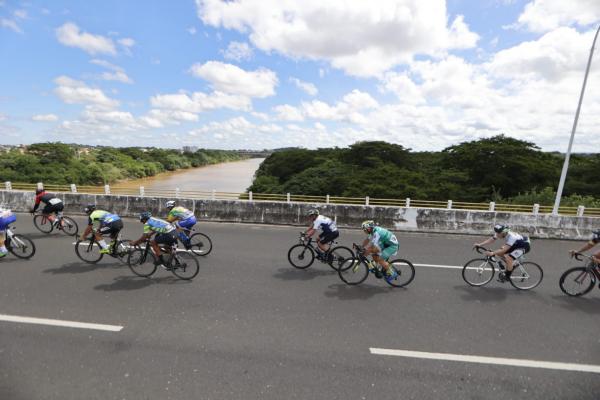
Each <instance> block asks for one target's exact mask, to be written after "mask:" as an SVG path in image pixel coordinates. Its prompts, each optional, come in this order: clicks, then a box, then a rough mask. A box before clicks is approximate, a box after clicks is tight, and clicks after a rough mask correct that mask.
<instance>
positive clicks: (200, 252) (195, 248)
mask: <svg viewBox="0 0 600 400" xmlns="http://www.w3.org/2000/svg"><path fill="white" fill-rule="evenodd" d="M190 250H191V251H192V253H194V254H195V255H197V256H205V255H207V254H208V253H210V252H211V251H212V241H211V240H210V238H209V237H208V236H207V235H205V234H204V233H194V234H193V235H192V236H190Z"/></svg>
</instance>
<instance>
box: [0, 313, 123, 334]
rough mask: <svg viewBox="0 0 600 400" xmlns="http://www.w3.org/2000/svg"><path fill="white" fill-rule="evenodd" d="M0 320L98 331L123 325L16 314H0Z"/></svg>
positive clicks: (115, 329)
mask: <svg viewBox="0 0 600 400" xmlns="http://www.w3.org/2000/svg"><path fill="white" fill-rule="evenodd" d="M0 321H6V322H18V323H22V324H37V325H50V326H63V327H67V328H79V329H94V330H98V331H109V332H119V331H120V330H121V329H123V327H122V326H120V325H105V324H91V323H87V322H76V321H64V320H60V319H46V318H31V317H20V316H18V315H5V314H0Z"/></svg>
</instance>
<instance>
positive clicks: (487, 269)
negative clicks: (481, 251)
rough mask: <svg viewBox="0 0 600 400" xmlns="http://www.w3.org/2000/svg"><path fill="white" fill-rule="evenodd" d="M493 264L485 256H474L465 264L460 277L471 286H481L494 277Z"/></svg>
mask: <svg viewBox="0 0 600 400" xmlns="http://www.w3.org/2000/svg"><path fill="white" fill-rule="evenodd" d="M494 273H495V270H494V265H493V264H492V263H491V262H489V261H488V260H486V259H485V258H475V259H474V260H471V261H469V262H467V263H466V264H465V266H464V267H463V269H462V277H463V279H464V280H465V282H467V283H468V284H469V285H471V286H483V285H486V284H488V283H489V282H490V281H491V280H492V278H493V277H494Z"/></svg>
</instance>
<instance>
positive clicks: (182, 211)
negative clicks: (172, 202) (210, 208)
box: [167, 206, 194, 222]
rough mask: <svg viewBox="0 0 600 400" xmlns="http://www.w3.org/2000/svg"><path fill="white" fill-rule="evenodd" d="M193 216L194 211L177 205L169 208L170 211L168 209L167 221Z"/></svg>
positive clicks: (181, 219)
mask: <svg viewBox="0 0 600 400" xmlns="http://www.w3.org/2000/svg"><path fill="white" fill-rule="evenodd" d="M193 216H194V213H193V212H191V211H190V210H188V209H187V208H184V207H181V206H177V207H173V208H172V209H171V211H169V215H167V221H169V222H171V221H175V220H179V221H183V220H186V219H188V218H191V217H193Z"/></svg>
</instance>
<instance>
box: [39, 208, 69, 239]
mask: <svg viewBox="0 0 600 400" xmlns="http://www.w3.org/2000/svg"><path fill="white" fill-rule="evenodd" d="M33 225H35V227H36V228H37V229H38V230H39V231H40V232H42V233H51V232H52V231H53V230H54V229H57V230H59V231H62V232H63V233H64V234H65V235H67V236H76V235H77V232H79V226H78V225H77V222H75V220H74V219H73V218H71V217H65V216H64V215H62V214H61V213H59V214H57V215H56V217H55V219H54V221H50V219H49V218H48V215H46V214H36V215H35V216H34V217H33Z"/></svg>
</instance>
